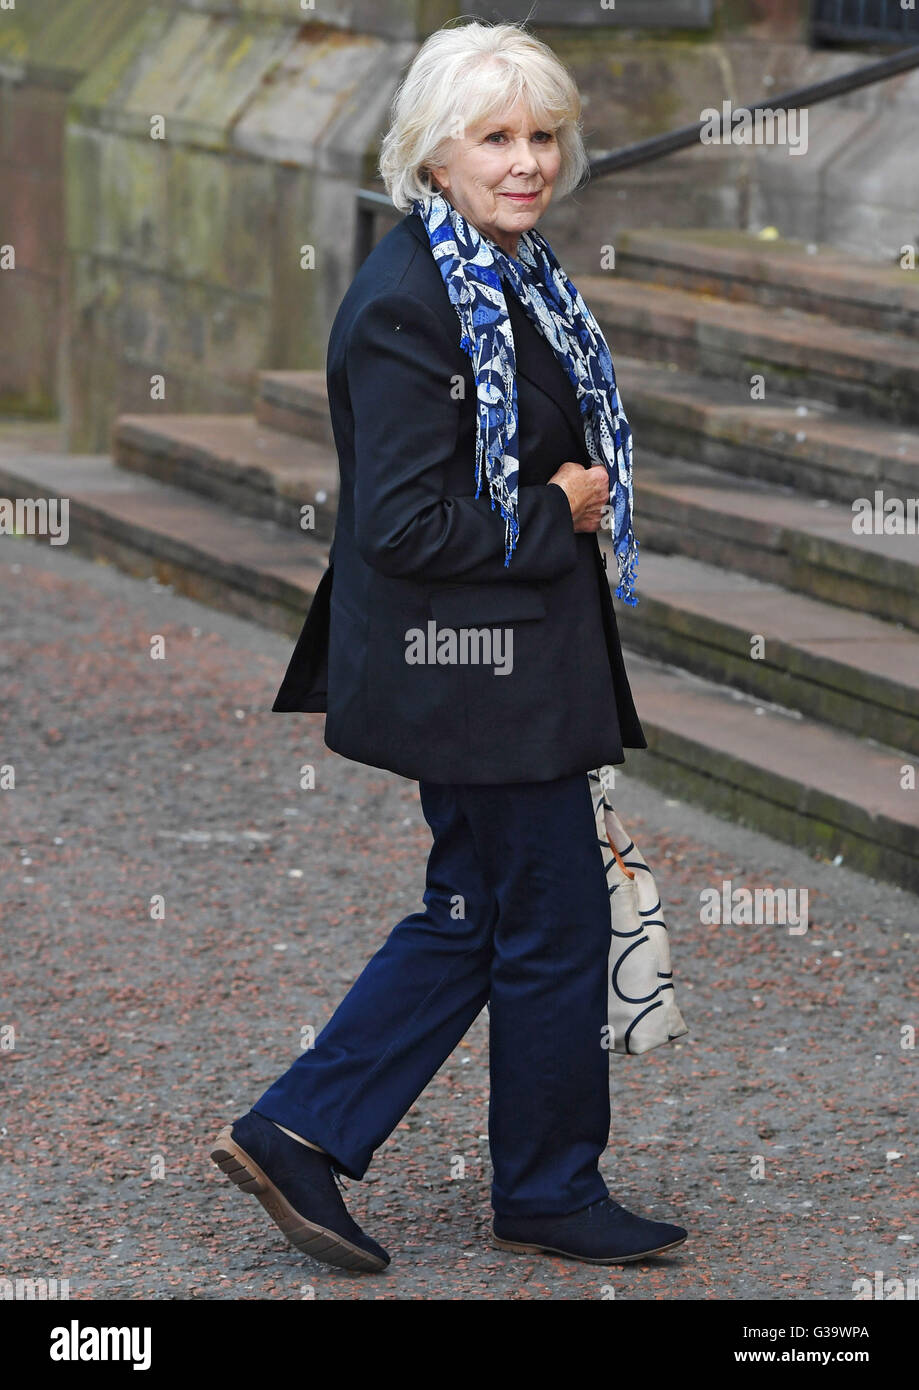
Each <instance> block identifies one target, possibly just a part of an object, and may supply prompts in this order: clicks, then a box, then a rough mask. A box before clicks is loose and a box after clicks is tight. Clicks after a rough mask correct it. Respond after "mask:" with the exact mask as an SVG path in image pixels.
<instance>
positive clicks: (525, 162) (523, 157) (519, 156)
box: [511, 140, 539, 174]
mask: <svg viewBox="0 0 919 1390" xmlns="http://www.w3.org/2000/svg"><path fill="white" fill-rule="evenodd" d="M538 168H539V161H538V160H537V158H536V156H535V155H534V153H533V151H532V150H531V149H530V142H529V141H528V140H523V141H521V142H519V143H518V144H517V145H516V146H515V148H514V157H513V161H512V163H511V169H512V170H513V171H514V172H515V173H521V174H533V173H535V172H536V170H537V169H538Z"/></svg>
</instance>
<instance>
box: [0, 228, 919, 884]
mask: <svg viewBox="0 0 919 1390" xmlns="http://www.w3.org/2000/svg"><path fill="white" fill-rule="evenodd" d="M578 285H579V288H580V289H581V290H582V292H583V294H584V296H585V298H586V300H587V302H588V303H589V304H590V305H591V307H592V308H593V309H594V312H595V313H596V314H597V317H598V318H599V319H600V321H601V323H602V325H603V328H604V332H605V333H606V335H607V338H608V340H609V342H610V346H611V348H612V351H613V356H614V360H615V363H616V368H617V376H618V379H619V384H620V387H621V391H622V398H623V402H624V404H625V407H626V410H627V411H628V414H629V417H630V420H631V421H632V425H633V428H634V432H635V464H636V467H635V501H636V531H637V534H638V537H639V541H640V544H641V556H640V564H639V570H638V594H639V604H638V606H637V607H636V608H629V607H627V606H626V605H623V604H621V603H618V601H617V603H616V610H617V616H618V619H619V623H620V630H621V633H622V637H623V642H624V644H625V646H626V648H627V653H626V655H627V662H628V668H629V673H630V678H631V682H632V686H633V690H634V693H635V698H636V704H637V707H638V710H639V715H640V718H641V721H642V726H643V728H644V729H645V732H646V735H647V738H648V743H649V747H648V749H647V750H632V751H629V752H628V753H627V758H628V761H627V768H628V772H629V773H630V774H634V775H636V776H639V777H642V778H645V779H647V780H649V781H652V782H654V783H656V784H657V785H660V786H662V787H664V788H666V789H667V790H669V791H670V792H671V793H672V794H673V795H674V796H679V797H682V798H685V799H687V800H692V801H696V802H698V803H699V804H701V805H704V806H706V807H708V808H709V809H711V810H714V811H716V812H717V813H719V814H722V815H724V816H726V817H730V818H731V819H736V820H738V821H742V822H743V823H745V824H748V825H750V826H754V827H756V828H760V829H762V830H765V831H767V832H768V833H770V834H772V835H774V836H776V837H777V838H779V839H780V840H783V841H785V842H786V843H789V844H794V845H796V846H798V847H799V848H802V849H805V850H807V851H809V852H810V853H811V854H814V855H817V856H820V857H823V858H829V859H834V858H837V857H841V860H842V861H843V862H845V863H846V864H848V865H850V866H851V867H855V868H858V869H861V870H862V871H864V872H867V873H869V874H872V875H875V876H877V877H880V878H884V879H887V880H890V881H893V882H896V883H899V884H901V885H902V886H903V887H905V888H908V889H910V890H912V891H914V892H916V891H919V787H915V786H911V785H910V776H911V770H914V769H915V768H916V765H917V763H919V584H917V580H919V535H915V534H912V535H910V534H881V535H876V534H870V535H859V534H855V532H854V531H853V524H852V521H853V515H852V503H853V501H854V500H855V499H856V498H859V497H868V498H870V499H872V501H873V498H874V493H875V490H876V489H880V490H881V491H882V492H883V493H884V496H885V498H888V497H890V498H899V499H906V498H917V497H919V276H917V275H911V274H910V273H908V272H906V271H902V270H899V269H896V268H889V269H888V268H885V267H880V266H876V265H873V264H869V263H865V262H856V261H854V260H853V258H852V257H849V256H847V255H844V254H843V253H841V252H837V251H833V250H831V249H830V248H821V249H820V250H819V252H817V253H814V254H812V253H810V252H809V250H808V248H806V247H803V246H800V245H796V244H794V243H789V242H781V241H776V242H762V241H760V240H758V239H756V238H754V237H752V236H749V235H747V234H743V233H732V232H681V233H670V232H667V233H658V232H655V233H651V232H631V233H629V234H627V235H623V236H622V237H620V239H619V242H618V245H617V270H616V273H615V274H608V275H605V276H598V277H590V276H581V277H579V278H578ZM758 377H761V378H762V379H763V382H764V386H765V394H764V397H763V398H762V399H753V398H751V380H752V379H754V378H758ZM0 484H2V488H3V491H4V493H5V495H8V496H15V495H24V496H32V497H34V496H39V495H42V494H43V493H44V494H46V495H49V496H54V495H57V496H68V497H70V499H71V534H72V540H71V544H74V545H76V546H77V547H78V548H80V549H82V550H84V551H85V552H86V553H89V554H92V555H95V556H98V557H99V558H102V559H106V560H108V561H110V562H112V563H115V564H117V565H120V566H121V567H123V568H124V569H125V570H127V571H129V572H131V573H133V574H137V575H154V576H155V577H156V578H158V579H159V580H160V581H161V582H165V583H170V584H173V585H174V586H175V587H176V588H177V589H179V590H181V591H182V592H184V593H188V594H192V595H194V596H196V597H199V598H201V599H203V600H205V601H206V602H209V603H213V604H215V605H218V606H220V607H223V608H227V609H229V610H231V611H234V612H237V613H240V614H243V615H245V616H249V617H253V618H255V619H257V620H258V621H261V622H263V623H269V624H272V625H274V626H276V627H277V628H279V629H281V630H283V631H286V632H288V633H290V634H291V635H292V636H295V635H296V634H297V632H299V629H300V625H301V624H302V621H303V617H304V614H305V612H306V609H307V607H308V605H309V601H310V598H311V595H312V593H313V592H314V591H315V587H316V584H317V583H318V581H319V578H320V577H321V574H322V571H323V569H324V567H325V565H326V563H327V558H328V547H329V542H330V539H331V536H332V533H333V528H334V521H335V514H336V508H337V500H338V499H337V484H338V479H337V469H336V462H335V452H334V447H333V443H332V438H331V430H330V424H329V419H328V410H327V401H326V396H325V380H324V374H323V373H322V372H298V371H284V372H274V371H271V372H263V373H261V374H260V382H259V389H258V399H257V401H256V407H255V414H254V416H248V415H231V416H214V415H196V416H188V415H180V416H167V415H159V414H149V415H128V416H122V417H121V418H120V419H119V420H118V421H117V422H116V425H115V428H114V430H113V437H112V457H111V458H109V457H107V456H87V457H66V456H63V457H62V456H60V455H58V454H54V453H51V452H48V451H47V450H45V451H42V450H40V449H34V450H33V451H31V452H29V451H23V449H22V448H21V447H20V448H19V449H18V450H14V449H12V448H11V447H10V446H9V445H8V444H4V442H3V437H2V432H0ZM304 508H309V509H310V510H309V512H308V513H307V514H306V525H307V527H308V528H309V529H303V528H304ZM604 546H605V548H606V549H607V550H608V543H607V542H606V541H604ZM611 571H612V565H611ZM282 674H283V672H282V671H280V670H279V672H278V680H279V681H280V677H281V675H282Z"/></svg>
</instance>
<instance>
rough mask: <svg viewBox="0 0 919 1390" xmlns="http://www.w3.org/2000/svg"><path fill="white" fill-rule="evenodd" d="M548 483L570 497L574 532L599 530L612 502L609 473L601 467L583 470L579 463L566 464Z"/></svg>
mask: <svg viewBox="0 0 919 1390" xmlns="http://www.w3.org/2000/svg"><path fill="white" fill-rule="evenodd" d="M549 482H550V483H557V484H558V486H559V487H560V488H561V489H562V491H563V492H564V494H565V496H566V497H567V498H568V505H569V507H570V508H571V520H572V521H573V522H574V529H575V531H599V529H600V522H601V521H602V519H603V508H604V507H605V506H606V505H607V504H608V502H609V473H608V472H607V470H606V469H605V468H604V467H603V465H602V464H600V463H595V464H594V466H593V467H592V468H583V467H582V466H581V464H579V463H563V464H562V466H561V468H560V469H559V470H558V472H557V473H553V475H552V477H551V478H550V479H549Z"/></svg>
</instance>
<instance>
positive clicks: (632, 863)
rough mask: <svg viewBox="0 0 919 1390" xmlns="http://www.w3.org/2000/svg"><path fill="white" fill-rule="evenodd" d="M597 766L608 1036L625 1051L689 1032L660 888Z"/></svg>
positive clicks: (594, 783) (594, 790) (594, 782)
mask: <svg viewBox="0 0 919 1390" xmlns="http://www.w3.org/2000/svg"><path fill="white" fill-rule="evenodd" d="M601 771H602V770H601V769H600V768H597V769H596V770H595V771H594V772H588V774H587V777H588V781H589V784H590V790H591V796H592V797H593V802H594V810H595V812H596V823H597V839H598V840H599V842H600V846H601V849H602V850H603V864H604V868H605V869H606V881H607V884H608V885H609V909H610V933H611V934H610V951H609V976H608V983H609V1003H608V1014H609V1030H610V1032H609V1041H608V1043H607V1046H608V1047H609V1050H610V1051H611V1052H619V1053H622V1054H623V1055H625V1056H629V1055H633V1054H637V1053H639V1052H650V1050H651V1048H652V1047H659V1046H660V1045H661V1043H668V1042H673V1040H674V1039H675V1038H681V1037H682V1036H683V1035H684V1034H685V1033H688V1032H689V1029H688V1028H687V1026H686V1024H685V1023H684V1022H683V1018H682V1016H681V1014H680V1011H679V1009H678V1008H677V1003H676V997H675V995H674V989H673V971H672V969H671V966H670V939H669V935H668V932H667V927H666V925H665V924H664V914H663V910H662V908H661V899H660V894H659V893H658V891H657V886H656V884H655V882H654V875H653V873H652V872H651V870H650V869H649V868H648V865H647V864H646V863H645V860H644V857H643V855H642V854H641V851H640V850H639V849H638V847H637V845H636V844H635V842H634V840H633V839H632V837H631V836H630V835H629V834H628V833H627V831H626V830H625V829H624V827H623V824H622V822H621V820H620V819H619V817H618V816H617V814H616V812H615V811H614V809H613V807H612V806H611V805H610V802H609V800H608V798H607V794H606V790H605V786H604V782H603V778H602V776H601Z"/></svg>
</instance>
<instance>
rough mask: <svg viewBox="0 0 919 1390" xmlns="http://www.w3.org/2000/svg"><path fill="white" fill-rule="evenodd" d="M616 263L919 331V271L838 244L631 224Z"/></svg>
mask: <svg viewBox="0 0 919 1390" xmlns="http://www.w3.org/2000/svg"><path fill="white" fill-rule="evenodd" d="M616 271H617V273H618V274H619V275H622V276H625V277H626V278H627V279H630V280H644V281H650V282H651V283H653V284H658V285H665V286H667V287H669V288H672V289H685V290H696V291H700V292H701V293H703V294H710V295H715V296H717V297H718V298H719V299H728V300H741V301H746V302H747V303H754V304H762V305H767V306H769V307H773V308H774V307H782V306H788V307H789V308H792V309H803V310H804V311H805V312H807V313H814V314H822V315H825V316H826V317H827V318H831V319H833V320H834V321H835V322H836V323H841V324H849V325H850V326H852V327H853V328H869V329H874V330H876V331H877V332H882V333H905V334H909V335H911V336H913V337H919V271H916V270H903V269H901V268H900V266H899V264H898V263H894V262H891V263H890V264H888V265H884V264H879V263H878V262H876V261H871V260H867V259H865V258H864V257H859V256H852V255H850V254H849V253H848V252H847V251H843V250H841V249H840V248H838V247H834V246H813V247H810V246H808V245H807V244H805V243H804V242H801V241H792V240H788V239H786V238H777V239H776V240H773V241H770V240H764V239H763V238H762V237H759V236H757V235H755V234H754V233H752V232H741V231H732V230H729V229H720V228H719V229H712V230H709V229H706V228H681V229H678V230H673V231H655V230H647V231H645V230H641V229H632V230H630V231H625V232H621V233H620V234H619V236H618V237H617V239H616Z"/></svg>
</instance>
